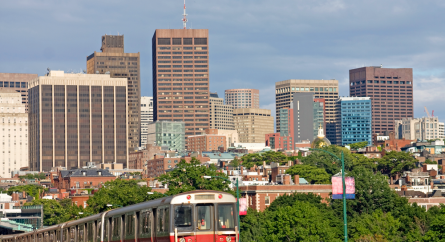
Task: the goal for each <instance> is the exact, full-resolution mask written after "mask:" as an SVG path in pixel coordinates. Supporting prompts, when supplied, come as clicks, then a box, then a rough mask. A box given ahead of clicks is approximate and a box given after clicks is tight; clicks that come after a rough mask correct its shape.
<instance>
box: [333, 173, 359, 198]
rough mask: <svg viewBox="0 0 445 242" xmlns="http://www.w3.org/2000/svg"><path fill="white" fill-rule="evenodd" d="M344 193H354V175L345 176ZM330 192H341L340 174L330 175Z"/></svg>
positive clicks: (334, 193)
mask: <svg viewBox="0 0 445 242" xmlns="http://www.w3.org/2000/svg"><path fill="white" fill-rule="evenodd" d="M345 184H346V194H355V180H354V177H345ZM332 194H333V195H337V194H340V195H342V194H343V186H342V178H341V176H333V177H332Z"/></svg>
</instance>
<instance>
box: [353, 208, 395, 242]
mask: <svg viewBox="0 0 445 242" xmlns="http://www.w3.org/2000/svg"><path fill="white" fill-rule="evenodd" d="M400 225H401V223H400V221H399V220H398V219H395V218H394V217H393V216H392V215H391V213H383V212H382V210H376V211H374V212H373V213H372V214H367V213H364V214H361V215H360V216H356V217H354V218H353V219H352V221H351V222H350V223H349V224H348V227H349V234H348V235H349V237H351V238H354V239H355V240H359V239H360V238H364V237H365V238H366V237H368V238H369V237H371V238H372V239H373V241H375V240H377V239H380V240H382V239H383V241H402V236H401V233H400V231H399V228H400Z"/></svg>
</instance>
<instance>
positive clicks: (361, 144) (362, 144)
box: [349, 141, 368, 150]
mask: <svg viewBox="0 0 445 242" xmlns="http://www.w3.org/2000/svg"><path fill="white" fill-rule="evenodd" d="M366 146H368V141H363V142H357V143H352V144H349V147H351V150H357V149H360V148H365V147H366Z"/></svg>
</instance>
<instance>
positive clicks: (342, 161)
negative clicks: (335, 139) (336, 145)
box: [309, 148, 348, 242]
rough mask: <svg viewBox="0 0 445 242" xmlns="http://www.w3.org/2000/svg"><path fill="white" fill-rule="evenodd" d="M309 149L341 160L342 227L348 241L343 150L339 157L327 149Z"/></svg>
mask: <svg viewBox="0 0 445 242" xmlns="http://www.w3.org/2000/svg"><path fill="white" fill-rule="evenodd" d="M309 150H315V151H322V152H325V153H328V154H330V155H332V156H333V157H335V158H336V159H337V160H339V161H340V162H341V179H342V186H343V196H342V197H343V228H344V236H345V242H347V241H348V219H347V217H346V184H345V155H344V154H343V151H342V152H341V158H338V156H336V155H335V154H334V153H331V152H329V151H327V150H322V149H315V148H309Z"/></svg>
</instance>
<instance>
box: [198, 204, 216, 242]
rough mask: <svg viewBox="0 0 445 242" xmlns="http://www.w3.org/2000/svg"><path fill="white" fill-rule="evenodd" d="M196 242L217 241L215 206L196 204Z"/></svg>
mask: <svg viewBox="0 0 445 242" xmlns="http://www.w3.org/2000/svg"><path fill="white" fill-rule="evenodd" d="M195 211H196V212H195V214H196V230H197V231H196V242H204V241H205V242H210V241H215V225H214V223H213V221H214V220H215V219H214V218H215V209H214V206H213V204H211V203H204V204H196V207H195Z"/></svg>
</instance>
